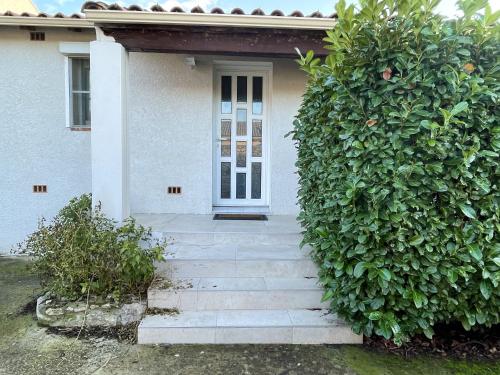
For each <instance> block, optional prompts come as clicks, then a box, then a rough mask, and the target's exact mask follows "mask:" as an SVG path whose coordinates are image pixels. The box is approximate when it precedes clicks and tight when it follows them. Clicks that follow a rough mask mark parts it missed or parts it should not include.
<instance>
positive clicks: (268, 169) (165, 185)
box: [0, 1, 362, 344]
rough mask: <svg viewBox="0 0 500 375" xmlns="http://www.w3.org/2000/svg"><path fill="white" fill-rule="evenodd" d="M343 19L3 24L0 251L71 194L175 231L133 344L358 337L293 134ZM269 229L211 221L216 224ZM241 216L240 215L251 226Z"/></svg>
mask: <svg viewBox="0 0 500 375" xmlns="http://www.w3.org/2000/svg"><path fill="white" fill-rule="evenodd" d="M334 25H335V17H334V16H323V15H321V14H319V13H314V14H312V15H310V16H304V15H303V14H302V13H301V12H299V11H296V12H293V13H292V14H290V15H285V14H283V12H281V11H279V10H276V11H274V12H272V13H271V14H264V12H263V11H262V10H260V9H256V10H254V11H253V12H252V13H251V14H245V13H244V12H243V11H242V10H241V9H234V10H232V11H231V12H230V13H224V12H223V11H222V10H221V9H219V8H214V9H212V10H211V11H210V12H204V11H203V10H202V9H201V8H199V7H195V8H193V9H192V10H191V11H184V10H183V9H180V8H173V9H169V10H165V9H163V8H161V7H160V6H158V5H156V6H153V7H152V8H151V9H142V8H140V7H138V6H130V7H128V8H123V7H121V6H119V5H108V4H105V3H102V2H93V1H89V2H86V3H85V4H83V6H82V13H81V14H76V15H63V14H60V13H58V14H55V15H47V14H43V13H42V14H33V13H29V12H23V13H21V14H19V13H15V12H12V11H6V12H4V13H2V14H0V53H1V55H0V128H1V130H2V137H1V138H0V173H1V179H0V207H1V209H0V253H2V252H3V253H6V252H8V251H9V250H10V248H11V247H12V246H13V245H14V244H16V243H17V242H20V241H22V240H23V239H24V238H25V236H26V235H27V234H29V233H30V232H32V231H33V230H34V229H36V226H37V221H38V219H39V218H40V217H45V218H48V219H50V218H51V217H52V216H53V215H55V214H56V213H57V212H58V211H59V210H60V209H61V208H62V207H63V206H64V205H65V204H66V203H67V202H68V201H69V199H71V198H72V197H75V196H79V195H81V194H83V193H88V192H91V193H92V197H93V200H94V203H97V202H100V203H101V205H102V209H103V211H104V213H106V214H107V215H108V216H109V217H111V218H114V219H116V220H117V221H118V222H119V221H121V220H123V219H125V218H127V217H129V216H132V217H134V218H136V219H137V220H138V221H139V222H140V223H142V224H145V225H148V226H151V227H153V230H154V232H155V233H156V235H158V236H163V237H164V238H167V237H168V238H173V239H174V242H173V243H171V245H170V246H169V252H170V253H169V259H168V261H167V263H165V264H161V265H159V266H158V268H157V272H158V273H159V274H160V276H161V275H166V276H168V277H169V278H172V279H182V280H185V279H189V282H188V283H185V285H189V287H186V288H183V289H182V290H179V289H176V290H168V289H167V290H165V289H154V288H151V289H150V290H149V292H148V305H149V306H150V307H157V308H178V309H179V310H181V311H182V313H181V314H179V315H175V316H172V315H168V316H162V315H154V316H149V317H146V318H145V319H144V320H143V322H142V323H141V325H140V326H139V334H138V337H139V343H145V344H147V343H300V344H318V343H360V342H361V341H362V338H361V337H360V336H358V335H355V334H353V333H352V332H351V330H350V329H349V327H347V326H346V325H345V324H343V323H342V322H341V321H339V320H338V319H337V318H336V317H335V316H334V315H331V314H328V311H327V310H325V309H326V308H327V307H328V304H327V303H325V302H322V301H321V296H322V294H323V291H322V289H321V287H320V286H318V284H317V272H318V270H317V268H316V265H315V264H314V263H313V262H312V260H311V259H310V258H309V256H308V254H307V252H308V249H307V248H303V249H301V248H299V242H300V240H301V234H300V227H299V225H298V224H297V222H296V215H297V213H298V207H297V204H296V194H297V176H296V174H295V166H294V164H295V160H296V153H295V147H294V144H293V142H292V140H291V139H290V138H285V135H286V134H287V133H288V132H289V131H290V130H292V127H293V125H292V124H293V120H294V117H295V115H296V112H297V109H298V107H299V105H300V102H301V96H302V94H303V92H304V89H305V85H306V76H305V74H304V73H303V72H301V71H300V70H299V68H298V66H297V64H296V62H295V61H294V59H295V58H296V57H297V55H296V50H295V49H296V48H298V49H299V50H301V51H303V52H305V51H307V50H314V51H315V53H316V55H318V56H325V55H326V54H327V51H326V50H325V49H324V48H323V38H324V35H325V30H327V29H329V28H332V27H334ZM217 213H219V214H220V213H226V214H228V213H232V214H240V215H241V214H249V213H252V214H264V215H267V218H268V220H267V221H248V220H242V221H215V220H212V219H213V217H214V214H217ZM240 218H241V216H240Z"/></svg>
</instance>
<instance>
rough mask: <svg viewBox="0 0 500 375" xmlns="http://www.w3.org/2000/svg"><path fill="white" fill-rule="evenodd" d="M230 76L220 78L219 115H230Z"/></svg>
mask: <svg viewBox="0 0 500 375" xmlns="http://www.w3.org/2000/svg"><path fill="white" fill-rule="evenodd" d="M231 110H232V109H231V76H222V78H221V113H231Z"/></svg>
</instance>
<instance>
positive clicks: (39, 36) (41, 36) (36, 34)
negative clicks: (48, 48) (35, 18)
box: [30, 31, 45, 41]
mask: <svg viewBox="0 0 500 375" xmlns="http://www.w3.org/2000/svg"><path fill="white" fill-rule="evenodd" d="M30 40H34V41H42V40H45V33H44V32H41V31H32V32H30Z"/></svg>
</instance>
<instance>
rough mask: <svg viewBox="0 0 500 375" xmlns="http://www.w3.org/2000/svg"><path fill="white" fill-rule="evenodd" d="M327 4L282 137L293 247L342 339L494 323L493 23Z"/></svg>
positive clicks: (490, 18)
mask: <svg viewBox="0 0 500 375" xmlns="http://www.w3.org/2000/svg"><path fill="white" fill-rule="evenodd" d="M437 3H438V1H436V0H411V1H395V0H364V1H361V5H360V8H359V9H357V8H355V7H354V6H349V7H347V6H346V5H345V2H344V1H341V2H339V4H338V5H337V14H338V23H337V24H336V26H335V28H334V29H333V30H329V31H328V32H327V37H326V38H325V41H326V43H327V48H328V49H329V50H330V54H329V56H328V57H327V58H326V60H325V61H321V60H320V59H318V58H315V57H314V55H313V53H312V52H308V53H307V54H306V55H305V56H302V55H301V58H300V59H299V63H300V65H301V67H302V68H303V69H304V70H305V71H307V72H308V75H309V82H308V87H307V90H306V93H305V95H304V98H303V103H302V105H301V108H300V111H299V114H298V116H297V118H296V121H295V124H294V131H293V132H292V136H293V139H294V140H295V142H296V145H297V152H298V162H297V167H298V173H299V179H300V188H299V203H300V207H301V213H300V216H299V219H300V220H301V222H302V225H303V227H304V228H305V236H304V243H308V244H310V245H312V247H313V255H314V257H315V259H316V260H317V262H318V264H319V265H320V280H321V282H322V284H323V285H324V287H325V290H326V292H325V295H324V299H325V300H329V301H330V302H331V308H332V309H333V310H334V311H336V312H337V313H338V314H339V315H340V316H341V317H343V318H344V319H345V320H346V321H347V322H349V323H350V324H351V326H352V328H353V330H354V331H355V332H358V333H364V334H365V335H368V336H370V335H372V334H376V335H381V336H384V337H385V338H387V339H392V340H394V341H395V342H396V343H398V344H400V343H402V342H404V341H405V340H407V339H408V338H409V337H411V336H412V335H414V334H416V333H424V334H425V335H426V336H428V337H432V335H433V329H432V327H433V325H434V324H436V323H438V322H450V321H460V322H461V323H462V325H463V326H464V327H465V329H471V327H477V326H491V325H493V324H497V323H499V314H500V288H499V281H500V272H499V269H500V243H499V242H500V241H499V233H500V222H499V217H500V208H499V207H500V193H499V189H498V188H499V184H500V178H499V174H500V173H499V172H500V168H499V165H500V164H499V160H500V158H499V152H500V124H499V112H500V111H499V107H498V104H499V92H500V85H499V82H498V78H499V72H500V65H499V50H500V43H499V38H498V36H499V25H498V18H499V12H496V13H492V12H491V9H490V7H489V6H488V5H487V4H486V2H485V1H481V0H479V1H478V0H463V1H459V7H460V9H461V10H462V12H463V16H462V17H460V18H456V19H445V18H443V17H442V16H439V15H437V14H435V12H434V9H435V7H436V5H437Z"/></svg>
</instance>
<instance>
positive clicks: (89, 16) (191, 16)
mask: <svg viewBox="0 0 500 375" xmlns="http://www.w3.org/2000/svg"><path fill="white" fill-rule="evenodd" d="M84 12H85V15H86V20H87V21H91V22H93V23H95V24H113V23H115V24H157V25H189V26H226V27H255V28H276V29H303V30H328V29H331V28H333V27H334V26H335V23H336V21H335V19H334V18H312V17H283V16H252V15H242V14H209V13H180V12H136V11H117V10H90V9H89V10H85V11H84Z"/></svg>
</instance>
